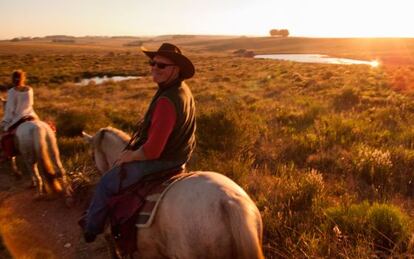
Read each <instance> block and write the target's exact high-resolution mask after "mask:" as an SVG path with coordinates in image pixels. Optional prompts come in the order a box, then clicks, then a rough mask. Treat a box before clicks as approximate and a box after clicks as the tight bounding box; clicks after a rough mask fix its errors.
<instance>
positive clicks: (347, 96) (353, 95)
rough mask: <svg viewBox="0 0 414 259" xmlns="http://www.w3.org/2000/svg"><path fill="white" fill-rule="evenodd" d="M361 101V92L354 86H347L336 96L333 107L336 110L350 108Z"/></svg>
mask: <svg viewBox="0 0 414 259" xmlns="http://www.w3.org/2000/svg"><path fill="white" fill-rule="evenodd" d="M359 102H360V97H359V93H358V92H357V91H356V90H355V89H353V88H345V89H343V90H342V92H341V93H340V94H339V95H337V96H335V98H334V100H333V107H334V109H335V110H336V111H341V110H349V109H351V108H353V107H354V106H355V105H357V104H358V103H359Z"/></svg>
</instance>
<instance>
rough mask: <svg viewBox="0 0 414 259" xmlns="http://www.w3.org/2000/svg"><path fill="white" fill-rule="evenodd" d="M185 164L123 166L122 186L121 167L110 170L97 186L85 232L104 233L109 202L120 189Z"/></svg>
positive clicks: (131, 164)
mask: <svg viewBox="0 0 414 259" xmlns="http://www.w3.org/2000/svg"><path fill="white" fill-rule="evenodd" d="M184 164H185V162H177V161H157V160H147V161H133V162H129V163H125V164H123V165H122V167H123V171H124V179H122V184H121V186H120V181H121V177H120V171H121V167H120V166H116V167H114V168H112V169H110V170H109V171H108V172H106V173H105V174H104V175H103V176H102V178H101V180H100V181H99V182H98V184H97V186H96V189H95V194H94V196H93V199H92V202H91V204H90V205H89V209H88V211H87V214H86V228H85V230H86V231H88V232H90V233H93V234H100V233H102V232H103V230H104V227H105V220H106V218H107V215H108V207H107V204H108V201H109V199H110V198H111V197H112V196H114V195H116V194H117V193H119V191H120V189H121V190H122V189H124V188H127V187H128V186H131V185H132V184H135V183H137V182H138V181H139V180H141V179H142V178H143V177H144V176H146V175H149V174H152V173H157V172H161V171H164V170H168V169H172V168H175V167H178V166H180V165H184ZM120 187H121V188H120Z"/></svg>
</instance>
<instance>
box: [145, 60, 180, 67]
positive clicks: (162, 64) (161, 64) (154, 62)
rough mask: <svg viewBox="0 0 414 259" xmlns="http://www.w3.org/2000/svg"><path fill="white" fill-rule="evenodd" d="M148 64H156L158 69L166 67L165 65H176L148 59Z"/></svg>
mask: <svg viewBox="0 0 414 259" xmlns="http://www.w3.org/2000/svg"><path fill="white" fill-rule="evenodd" d="M148 64H149V65H150V66H152V67H153V66H157V67H158V68H159V69H164V68H166V67H172V66H176V64H165V63H160V62H156V61H154V60H150V61H149V62H148Z"/></svg>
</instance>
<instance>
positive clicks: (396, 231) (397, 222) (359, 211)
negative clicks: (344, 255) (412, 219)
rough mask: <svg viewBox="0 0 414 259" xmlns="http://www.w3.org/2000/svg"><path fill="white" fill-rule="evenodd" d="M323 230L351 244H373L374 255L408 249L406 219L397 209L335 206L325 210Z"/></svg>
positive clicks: (390, 206)
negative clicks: (362, 242) (331, 232)
mask: <svg viewBox="0 0 414 259" xmlns="http://www.w3.org/2000/svg"><path fill="white" fill-rule="evenodd" d="M326 216H327V218H326V222H325V223H324V224H325V225H324V226H323V229H325V230H328V231H332V230H334V229H335V230H334V231H335V232H336V233H333V234H334V235H336V236H338V233H341V235H343V237H344V238H345V239H346V240H348V241H350V242H351V243H353V244H356V243H358V242H359V241H360V240H361V239H363V240H365V241H366V242H372V244H373V247H374V248H375V250H376V251H377V252H380V253H382V252H386V253H392V252H396V251H398V252H404V251H406V249H407V247H408V241H409V238H410V231H411V226H410V225H409V221H408V216H406V215H405V214H404V213H403V212H401V211H400V209H398V208H397V207H395V206H393V205H388V204H378V203H374V204H372V205H370V204H369V203H368V202H363V203H361V204H352V205H350V206H338V207H332V208H328V209H327V210H326Z"/></svg>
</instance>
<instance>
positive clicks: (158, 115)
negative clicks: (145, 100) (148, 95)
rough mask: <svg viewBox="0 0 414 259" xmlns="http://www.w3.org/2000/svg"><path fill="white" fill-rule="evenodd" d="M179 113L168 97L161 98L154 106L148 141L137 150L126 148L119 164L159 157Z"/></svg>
mask: <svg viewBox="0 0 414 259" xmlns="http://www.w3.org/2000/svg"><path fill="white" fill-rule="evenodd" d="M176 119H177V115H176V112H175V107H174V105H173V104H172V103H171V101H169V100H168V99H167V98H160V99H159V100H158V101H157V103H156V106H155V108H154V112H153V114H152V117H151V124H150V127H149V129H148V139H147V141H146V142H145V143H144V144H143V145H142V146H141V147H140V148H139V149H137V150H135V151H132V150H126V151H124V152H123V153H122V154H121V157H120V159H119V161H118V164H121V163H127V162H131V161H135V160H153V159H157V158H159V156H160V155H161V153H162V151H163V150H164V147H165V144H166V143H167V141H168V138H169V136H170V134H171V132H172V130H173V129H174V126H175V122H176Z"/></svg>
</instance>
